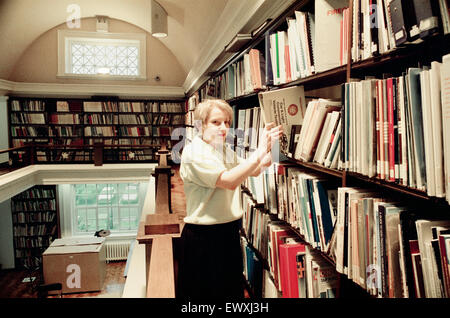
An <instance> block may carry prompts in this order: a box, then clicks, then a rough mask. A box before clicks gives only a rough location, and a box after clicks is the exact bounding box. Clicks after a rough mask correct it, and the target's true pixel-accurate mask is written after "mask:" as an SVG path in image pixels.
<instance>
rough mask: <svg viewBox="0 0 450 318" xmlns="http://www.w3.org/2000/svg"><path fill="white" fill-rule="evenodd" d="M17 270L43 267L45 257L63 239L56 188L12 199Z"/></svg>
mask: <svg viewBox="0 0 450 318" xmlns="http://www.w3.org/2000/svg"><path fill="white" fill-rule="evenodd" d="M11 211H12V221H13V237H14V254H15V264H16V268H24V267H25V268H29V269H33V268H36V267H38V266H40V265H41V264H42V253H43V252H44V251H45V250H46V248H47V247H48V246H49V245H50V244H51V243H52V241H53V240H55V239H56V238H58V237H60V227H59V212H58V204H57V196H56V186H54V185H36V186H34V187H32V188H30V189H28V190H25V191H23V192H22V193H19V194H18V195H16V196H14V197H12V198H11Z"/></svg>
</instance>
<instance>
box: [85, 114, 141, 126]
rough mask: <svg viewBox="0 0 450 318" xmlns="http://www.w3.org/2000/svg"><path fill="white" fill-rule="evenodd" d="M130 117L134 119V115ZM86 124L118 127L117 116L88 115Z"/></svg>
mask: <svg viewBox="0 0 450 318" xmlns="http://www.w3.org/2000/svg"><path fill="white" fill-rule="evenodd" d="M122 116H124V115H122ZM130 116H131V117H133V115H130ZM84 123H85V124H95V125H102V124H103V125H117V123H118V119H117V115H115V114H86V115H85V117H84Z"/></svg>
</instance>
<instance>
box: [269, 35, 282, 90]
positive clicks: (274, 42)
mask: <svg viewBox="0 0 450 318" xmlns="http://www.w3.org/2000/svg"><path fill="white" fill-rule="evenodd" d="M269 41H270V59H271V60H272V74H273V84H274V85H279V84H281V79H280V70H279V64H278V58H277V57H278V52H279V51H278V50H277V48H278V34H277V33H276V32H274V33H272V34H270V37H269Z"/></svg>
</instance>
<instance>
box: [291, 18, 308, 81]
mask: <svg viewBox="0 0 450 318" xmlns="http://www.w3.org/2000/svg"><path fill="white" fill-rule="evenodd" d="M301 13H302V12H300V11H295V20H294V19H292V20H289V21H290V24H291V30H292V31H291V32H292V40H293V43H294V48H295V58H296V61H297V65H298V68H299V70H300V77H306V76H307V69H306V55H305V47H304V43H303V42H302V41H303V39H302V35H303V34H302V32H303V25H301V21H300V14H301ZM288 36H289V35H288Z"/></svg>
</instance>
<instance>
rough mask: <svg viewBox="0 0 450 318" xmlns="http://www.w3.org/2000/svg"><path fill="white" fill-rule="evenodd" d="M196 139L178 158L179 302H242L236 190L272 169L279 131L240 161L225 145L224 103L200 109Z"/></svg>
mask: <svg viewBox="0 0 450 318" xmlns="http://www.w3.org/2000/svg"><path fill="white" fill-rule="evenodd" d="M194 116H195V120H196V123H198V124H197V125H196V126H197V129H198V130H199V134H198V135H197V136H195V137H194V138H193V140H192V142H191V143H190V144H189V145H187V146H186V147H185V148H184V150H183V154H182V157H181V165H180V176H181V179H182V180H183V182H184V191H185V194H186V212H187V213H186V214H187V216H186V217H185V219H184V221H185V226H184V228H183V232H182V235H181V258H180V263H179V272H178V273H179V274H178V285H177V297H183V298H191V297H193V298H205V297H206V298H224V297H233V298H236V297H243V284H242V277H243V271H242V268H243V267H242V265H243V264H242V252H241V247H240V237H239V229H240V228H241V217H242V209H241V208H240V203H239V186H240V184H241V183H242V182H243V181H244V180H245V179H246V178H248V177H249V176H258V175H259V174H260V173H261V172H262V171H263V170H264V169H265V168H266V167H268V166H269V165H270V164H271V148H272V145H273V143H274V142H275V141H276V140H277V139H278V138H279V137H280V135H281V134H282V128H281V126H278V127H275V125H274V124H273V123H270V124H267V125H266V127H265V129H264V131H263V133H262V134H261V136H260V140H259V146H258V149H256V151H254V152H253V153H252V154H251V156H250V157H249V158H248V159H246V160H243V159H241V158H239V157H238V156H237V155H236V153H235V152H234V151H232V150H231V149H230V148H229V147H227V146H226V144H225V139H226V136H227V133H228V131H229V128H230V125H231V122H232V118H233V110H232V108H231V107H230V106H229V105H228V104H227V103H226V102H225V101H223V100H207V101H205V102H202V103H200V104H199V105H198V106H197V108H196V110H195V113H194Z"/></svg>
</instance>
